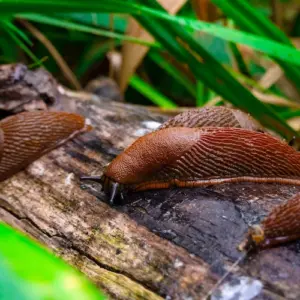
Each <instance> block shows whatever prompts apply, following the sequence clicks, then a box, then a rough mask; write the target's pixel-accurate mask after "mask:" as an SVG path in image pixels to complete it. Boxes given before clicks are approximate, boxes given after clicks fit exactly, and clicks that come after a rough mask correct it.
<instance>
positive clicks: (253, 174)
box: [83, 127, 300, 203]
mask: <svg viewBox="0 0 300 300" xmlns="http://www.w3.org/2000/svg"><path fill="white" fill-rule="evenodd" d="M83 179H91V178H90V177H84V178H83ZM93 179H94V180H100V181H101V182H102V184H103V190H104V191H105V193H107V194H109V195H110V203H113V201H114V197H115V196H116V195H117V194H120V195H121V197H122V196H123V193H124V192H126V191H128V190H130V191H143V190H148V189H161V188H169V187H172V186H177V187H198V186H205V185H212V184H220V183H226V182H241V181H252V182H275V183H285V184H295V185H300V153H298V152H297V151H295V150H294V149H293V148H292V147H290V146H289V145H288V144H286V143H285V142H283V141H280V140H279V139H277V138H275V137H273V136H271V135H269V134H265V133H260V132H255V131H250V130H246V129H242V128H221V127H219V128H217V127H215V128H213V127H204V128H185V127H182V128H180V127H174V128H165V129H161V130H159V131H156V132H152V133H150V134H147V135H145V136H143V137H141V138H139V139H138V140H137V141H136V142H134V143H133V144H132V145H131V146H130V147H129V148H127V149H126V150H125V151H124V152H123V153H121V154H120V155H119V156H118V157H116V158H115V159H114V160H113V161H112V162H111V163H110V164H109V165H108V167H107V169H106V170H105V172H104V174H103V176H102V178H101V179H100V178H99V177H94V178H93Z"/></svg>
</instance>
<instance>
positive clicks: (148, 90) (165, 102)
mask: <svg viewBox="0 0 300 300" xmlns="http://www.w3.org/2000/svg"><path fill="white" fill-rule="evenodd" d="M129 85H130V86H131V87H133V88H134V89H136V90H137V91H138V92H140V93H141V94H142V95H144V96H145V97H146V98H148V99H149V100H150V101H151V102H153V103H154V104H156V105H158V106H159V107H162V108H174V107H177V105H176V104H175V103H174V102H173V101H172V100H170V99H168V98H167V97H166V96H164V95H162V94H161V93H160V92H158V91H157V90H156V89H154V88H153V87H152V86H150V85H149V84H148V83H146V82H145V81H143V80H142V79H141V78H140V77H138V76H137V75H133V76H132V77H131V78H130V81H129Z"/></svg>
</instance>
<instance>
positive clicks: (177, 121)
mask: <svg viewBox="0 0 300 300" xmlns="http://www.w3.org/2000/svg"><path fill="white" fill-rule="evenodd" d="M169 127H190V128H201V127H232V128H244V129H249V130H253V131H261V132H262V131H264V130H263V128H262V126H261V125H260V124H259V123H258V122H257V121H256V120H254V119H253V118H252V117H251V116H250V115H249V114H246V113H244V112H242V111H241V110H238V109H233V108H227V107H224V106H214V107H203V108H200V109H199V108H195V109H191V110H188V111H185V112H183V113H181V114H178V115H176V116H175V117H173V118H171V119H169V120H168V121H166V122H165V123H163V124H162V125H161V126H160V127H159V128H158V130H160V129H164V128H169Z"/></svg>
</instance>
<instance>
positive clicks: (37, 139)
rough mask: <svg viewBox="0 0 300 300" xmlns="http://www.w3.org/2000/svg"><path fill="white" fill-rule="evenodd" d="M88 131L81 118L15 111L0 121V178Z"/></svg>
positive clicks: (64, 113)
mask: <svg viewBox="0 0 300 300" xmlns="http://www.w3.org/2000/svg"><path fill="white" fill-rule="evenodd" d="M89 130H91V126H89V125H86V124H85V119H84V118H83V117H81V116H80V115H77V114H72V113H66V112H49V111H34V112H24V113H19V114H16V115H13V116H10V117H7V118H5V119H3V120H1V121H0V181H3V180H5V179H7V178H9V177H10V176H12V175H14V174H15V173H17V172H18V171H20V170H21V169H23V168H25V167H26V166H27V165H29V164H30V163H31V162H33V161H34V160H36V159H37V158H39V157H41V156H42V155H44V154H45V153H47V152H49V151H51V150H52V149H54V148H56V147H57V146H59V145H61V144H63V143H64V142H66V141H67V140H69V139H71V138H73V137H74V136H75V135H77V134H79V133H82V132H85V131H89Z"/></svg>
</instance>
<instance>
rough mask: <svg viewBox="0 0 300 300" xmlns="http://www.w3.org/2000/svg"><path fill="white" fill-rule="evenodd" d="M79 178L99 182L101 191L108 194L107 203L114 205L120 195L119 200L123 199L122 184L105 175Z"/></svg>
mask: <svg viewBox="0 0 300 300" xmlns="http://www.w3.org/2000/svg"><path fill="white" fill-rule="evenodd" d="M80 180H82V181H83V180H89V181H94V182H97V183H100V184H101V185H102V189H101V190H102V191H104V193H105V194H106V195H107V196H108V199H109V200H108V203H109V204H110V205H112V206H113V205H115V204H118V202H119V201H118V198H119V196H120V198H121V202H123V200H124V195H123V191H122V190H123V186H122V185H121V184H119V183H118V182H115V181H113V180H111V179H110V178H108V177H107V176H105V175H102V176H98V175H95V176H81V177H80Z"/></svg>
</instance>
